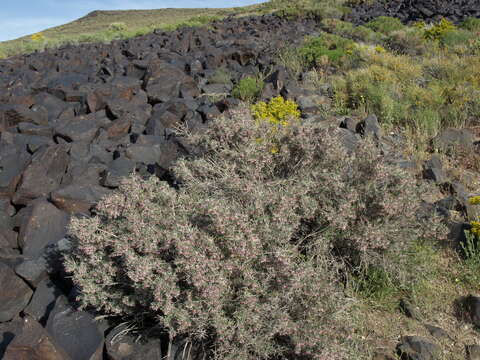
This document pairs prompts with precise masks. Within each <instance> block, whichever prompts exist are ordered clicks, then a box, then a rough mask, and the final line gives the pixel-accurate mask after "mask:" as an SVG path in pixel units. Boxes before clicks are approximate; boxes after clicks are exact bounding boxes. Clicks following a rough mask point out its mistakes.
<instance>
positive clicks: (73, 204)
mask: <svg viewBox="0 0 480 360" xmlns="http://www.w3.org/2000/svg"><path fill="white" fill-rule="evenodd" d="M109 193H110V191H109V190H108V189H106V188H104V187H102V186H99V185H82V184H71V185H68V186H66V187H63V188H61V189H58V190H56V191H54V192H52V193H51V199H52V201H53V203H54V204H55V205H56V206H57V207H58V208H59V209H62V210H64V211H66V212H68V213H70V214H77V213H82V214H86V213H88V211H89V210H90V208H91V207H92V206H93V205H95V204H96V203H97V202H98V201H99V200H100V199H101V198H102V197H104V196H106V195H108V194H109Z"/></svg>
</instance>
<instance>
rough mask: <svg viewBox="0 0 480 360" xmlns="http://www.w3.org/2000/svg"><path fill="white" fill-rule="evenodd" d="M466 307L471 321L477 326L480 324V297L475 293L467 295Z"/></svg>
mask: <svg viewBox="0 0 480 360" xmlns="http://www.w3.org/2000/svg"><path fill="white" fill-rule="evenodd" d="M465 308H466V310H467V312H468V314H467V315H468V316H469V317H470V320H471V322H472V323H473V324H474V325H475V326H480V297H478V296H473V295H469V296H467V297H466V299H465Z"/></svg>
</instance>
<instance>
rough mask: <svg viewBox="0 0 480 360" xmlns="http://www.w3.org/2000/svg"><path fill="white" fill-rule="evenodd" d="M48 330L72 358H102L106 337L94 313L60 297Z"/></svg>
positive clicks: (82, 359) (78, 359)
mask: <svg viewBox="0 0 480 360" xmlns="http://www.w3.org/2000/svg"><path fill="white" fill-rule="evenodd" d="M45 328H46V330H47V331H48V333H49V334H50V335H51V336H52V338H53V339H54V340H55V342H56V343H58V344H59V346H61V347H62V348H63V349H64V350H65V352H66V353H67V354H68V355H69V356H70V357H71V359H72V360H101V359H102V350H103V345H104V338H103V334H102V332H101V331H100V330H99V328H98V326H97V324H96V323H95V320H94V318H93V316H92V315H90V314H89V313H86V312H85V311H76V310H74V309H72V308H71V307H70V306H69V305H68V304H67V300H66V298H65V297H63V296H62V297H59V298H58V299H57V301H56V302H55V306H54V308H53V310H52V312H51V313H50V316H49V317H48V321H47V325H46V327H45Z"/></svg>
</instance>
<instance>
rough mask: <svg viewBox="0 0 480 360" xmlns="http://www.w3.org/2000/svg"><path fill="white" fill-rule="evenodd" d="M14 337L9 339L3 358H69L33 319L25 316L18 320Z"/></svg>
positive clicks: (52, 359)
mask: <svg viewBox="0 0 480 360" xmlns="http://www.w3.org/2000/svg"><path fill="white" fill-rule="evenodd" d="M18 323H19V324H18V325H17V324H15V325H16V329H15V330H14V331H15V337H14V338H13V339H12V340H11V341H10V343H9V344H8V347H7V349H6V351H5V354H4V356H3V357H2V359H4V360H32V359H35V360H71V358H70V356H68V354H67V353H66V352H65V350H63V349H62V348H61V347H60V346H59V345H58V344H57V343H56V342H55V340H54V339H53V338H52V337H51V336H50V335H49V334H48V333H47V331H46V330H45V329H44V328H43V327H42V326H41V325H40V324H39V323H38V322H36V321H35V320H34V319H32V318H30V317H28V316H26V317H25V318H23V319H22V320H19V321H18Z"/></svg>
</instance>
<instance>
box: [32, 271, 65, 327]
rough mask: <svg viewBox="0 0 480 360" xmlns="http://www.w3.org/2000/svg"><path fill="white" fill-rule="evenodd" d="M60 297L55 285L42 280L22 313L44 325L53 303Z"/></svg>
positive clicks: (47, 280) (60, 293)
mask: <svg viewBox="0 0 480 360" xmlns="http://www.w3.org/2000/svg"><path fill="white" fill-rule="evenodd" d="M61 295H64V294H63V293H62V291H61V290H60V289H59V288H58V287H57V286H55V284H53V283H52V282H51V281H50V280H49V279H44V280H42V281H41V282H40V283H39V284H38V286H37V288H36V289H35V292H34V293H33V297H32V299H31V300H30V303H29V304H28V306H27V307H26V308H25V309H24V310H23V312H24V313H25V314H28V315H30V316H31V317H32V318H33V319H35V320H36V321H38V322H40V323H41V324H46V322H47V320H48V316H49V315H50V311H51V310H52V309H53V307H54V305H55V301H56V300H57V298H58V297H60V296H61Z"/></svg>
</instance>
